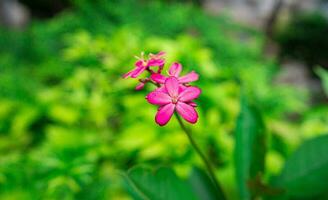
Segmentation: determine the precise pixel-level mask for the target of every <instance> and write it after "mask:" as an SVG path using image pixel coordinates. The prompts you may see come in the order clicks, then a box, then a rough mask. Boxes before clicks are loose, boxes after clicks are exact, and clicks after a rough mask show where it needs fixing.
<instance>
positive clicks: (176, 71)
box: [169, 63, 182, 77]
mask: <svg viewBox="0 0 328 200" xmlns="http://www.w3.org/2000/svg"><path fill="white" fill-rule="evenodd" d="M181 71H182V65H181V64H180V63H173V64H172V66H171V67H170V69H169V75H170V76H175V77H178V76H179V75H180V72H181Z"/></svg>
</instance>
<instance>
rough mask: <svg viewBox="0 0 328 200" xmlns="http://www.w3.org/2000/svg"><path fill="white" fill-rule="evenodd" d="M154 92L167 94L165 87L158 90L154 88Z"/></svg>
mask: <svg viewBox="0 0 328 200" xmlns="http://www.w3.org/2000/svg"><path fill="white" fill-rule="evenodd" d="M154 91H157V92H164V93H167V90H166V88H165V86H161V87H159V88H156V89H155V90H154Z"/></svg>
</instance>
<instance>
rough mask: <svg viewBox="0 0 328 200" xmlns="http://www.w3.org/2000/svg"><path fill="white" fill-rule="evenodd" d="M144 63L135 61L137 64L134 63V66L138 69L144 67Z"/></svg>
mask: <svg viewBox="0 0 328 200" xmlns="http://www.w3.org/2000/svg"><path fill="white" fill-rule="evenodd" d="M144 63H145V61H144V60H137V62H135V63H134V65H135V66H136V67H137V68H139V67H145V66H144Z"/></svg>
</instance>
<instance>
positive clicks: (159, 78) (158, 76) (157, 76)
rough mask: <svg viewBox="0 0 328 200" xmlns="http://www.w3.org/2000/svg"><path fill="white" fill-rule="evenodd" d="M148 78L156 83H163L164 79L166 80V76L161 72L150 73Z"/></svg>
mask: <svg viewBox="0 0 328 200" xmlns="http://www.w3.org/2000/svg"><path fill="white" fill-rule="evenodd" d="M150 78H151V79H152V80H153V81H155V82H157V83H161V84H164V83H165V80H166V77H165V76H163V75H162V74H152V75H151V76H150Z"/></svg>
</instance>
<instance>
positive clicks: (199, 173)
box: [189, 167, 225, 200]
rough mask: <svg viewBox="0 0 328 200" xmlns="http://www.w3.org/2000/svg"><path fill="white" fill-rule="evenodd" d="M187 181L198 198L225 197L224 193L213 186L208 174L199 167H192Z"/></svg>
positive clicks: (207, 199) (218, 199)
mask: <svg viewBox="0 0 328 200" xmlns="http://www.w3.org/2000/svg"><path fill="white" fill-rule="evenodd" d="M189 182H190V184H191V186H192V188H193V191H195V193H196V195H197V196H198V198H199V199H202V200H220V199H225V198H224V194H223V193H222V192H221V191H218V190H217V189H216V188H215V186H214V185H213V183H212V181H211V179H210V178H209V176H208V175H207V174H206V173H205V172H204V171H203V170H201V169H200V168H197V167H193V169H192V171H191V174H190V176H189Z"/></svg>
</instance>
